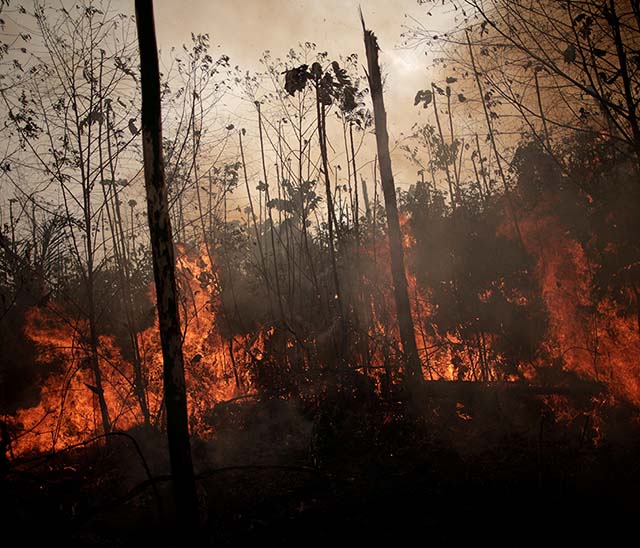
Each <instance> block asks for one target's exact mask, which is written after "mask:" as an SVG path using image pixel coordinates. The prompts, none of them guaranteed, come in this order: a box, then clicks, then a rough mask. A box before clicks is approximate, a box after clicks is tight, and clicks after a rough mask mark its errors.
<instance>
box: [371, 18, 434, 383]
mask: <svg viewBox="0 0 640 548" xmlns="http://www.w3.org/2000/svg"><path fill="white" fill-rule="evenodd" d="M362 28H363V30H364V44H365V49H366V52H367V65H368V67H369V74H368V77H369V88H370V89H371V97H372V99H373V114H374V121H375V129H376V143H377V146H378V161H379V164H380V177H381V180H382V190H383V192H384V203H385V210H386V213H387V229H388V231H389V248H390V255H391V276H392V279H393V289H394V296H395V301H396V309H397V313H398V324H399V327H400V339H401V342H402V350H403V352H404V359H405V366H404V367H405V380H406V382H407V386H408V388H409V390H410V391H411V392H412V393H413V394H415V393H416V392H418V391H420V389H421V387H422V385H423V381H424V378H423V376H422V366H421V364H420V358H419V356H418V347H417V345H416V337H415V331H414V327H413V318H412V317H411V304H410V303H409V292H408V290H407V278H406V274H405V268H404V252H403V249H402V234H401V233H400V219H399V216H398V204H397V203H396V189H395V184H394V181H393V172H392V170H391V157H390V155H389V135H388V133H387V114H386V112H385V108H384V99H383V96H382V78H381V76H380V65H379V64H378V40H377V38H376V36H375V34H373V32H372V31H370V30H367V29H366V28H365V25H364V19H363V20H362Z"/></svg>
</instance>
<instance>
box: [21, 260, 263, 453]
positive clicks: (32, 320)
mask: <svg viewBox="0 0 640 548" xmlns="http://www.w3.org/2000/svg"><path fill="white" fill-rule="evenodd" d="M181 251H182V253H180V255H179V258H178V265H177V266H178V269H179V272H180V281H181V288H182V294H183V297H182V307H181V312H182V318H183V320H182V323H183V332H184V347H183V348H184V353H185V357H186V359H187V363H188V367H187V383H188V386H189V401H188V406H189V418H190V424H191V428H192V430H193V431H194V433H197V434H198V435H199V436H203V437H207V435H209V434H210V428H209V427H208V426H207V424H206V420H205V416H206V414H207V413H208V412H210V411H211V409H213V407H214V406H215V405H216V403H218V402H221V401H226V400H229V399H231V398H233V397H234V396H237V395H239V394H240V393H241V392H242V393H245V392H246V391H247V390H249V389H250V380H249V376H248V370H249V368H248V367H247V366H246V365H247V363H248V362H249V361H250V360H252V359H254V358H253V357H255V356H256V355H257V354H259V353H260V352H261V345H262V344H263V340H264V335H260V336H257V337H255V340H254V341H253V342H252V343H251V342H248V341H244V340H243V341H240V343H239V344H237V345H236V347H235V348H234V347H233V346H230V345H229V344H228V342H227V341H223V340H222V338H221V335H220V333H219V331H218V326H217V323H216V320H217V316H216V315H217V309H216V306H215V295H216V291H217V290H216V288H215V283H214V281H213V280H214V275H213V271H212V268H211V264H210V263H209V261H208V257H207V255H206V253H205V252H201V253H197V254H195V255H194V256H193V257H192V258H189V256H188V254H187V253H184V251H183V250H181ZM150 298H154V297H153V295H151V296H150ZM86 329H87V326H86V325H83V322H81V321H78V320H75V321H73V320H70V319H68V318H67V317H66V316H65V312H64V311H63V310H61V309H60V307H58V306H57V305H55V304H49V305H47V307H46V308H39V307H36V308H32V309H30V310H29V311H28V312H27V322H26V327H25V334H26V336H27V337H28V339H29V340H30V341H31V342H32V343H33V344H34V345H35V346H36V348H37V354H36V356H37V357H36V359H37V361H38V363H39V364H40V366H41V367H42V369H44V370H45V371H50V370H53V371H54V373H51V374H49V375H43V376H42V378H41V379H40V381H39V382H40V402H39V403H38V405H36V406H34V407H31V408H29V409H21V410H20V411H18V413H17V414H16V417H15V430H16V432H18V434H17V436H16V439H15V442H14V443H13V445H12V451H13V453H14V455H15V456H20V455H23V454H28V453H32V452H47V451H56V450H59V449H64V448H65V447H67V446H70V445H74V444H78V443H82V442H84V441H86V440H87V439H88V437H91V436H90V435H89V436H88V434H90V433H94V435H97V434H99V433H100V431H101V426H100V420H99V409H98V403H97V398H96V388H95V386H94V382H95V381H94V379H93V378H92V373H91V371H90V370H89V369H88V368H87V365H86V362H87V361H88V359H89V358H88V356H89V352H90V350H89V349H88V346H87V345H88V343H87V341H86V336H85V335H83V333H86ZM139 340H140V347H141V351H142V356H143V366H144V370H145V372H146V383H145V388H146V391H145V393H146V398H147V405H148V408H149V411H150V415H151V417H152V419H151V420H152V422H153V423H154V424H156V425H158V424H162V421H163V416H162V414H163V411H162V399H163V388H162V351H161V348H160V338H159V331H158V324H157V318H156V319H155V320H154V322H153V325H152V326H151V327H149V328H147V329H145V330H144V331H142V332H141V333H139ZM230 348H231V349H232V350H230ZM230 352H233V356H231V355H230ZM99 360H100V365H101V371H102V372H103V375H104V379H103V383H104V384H103V386H104V391H105V399H106V401H107V406H108V408H109V410H110V414H111V424H112V427H113V428H114V429H118V430H128V429H130V428H132V427H133V426H136V425H140V424H142V423H143V421H144V417H143V415H142V414H141V412H140V408H139V406H138V404H137V403H136V398H135V395H134V388H133V385H132V378H133V366H132V364H131V363H130V362H127V361H126V360H125V359H124V358H123V356H122V350H121V349H120V348H119V347H118V345H117V344H116V342H115V340H114V337H110V336H101V337H100V344H99ZM236 361H237V363H241V364H243V365H244V367H243V368H242V370H240V371H237V370H235V368H236V365H235V364H236Z"/></svg>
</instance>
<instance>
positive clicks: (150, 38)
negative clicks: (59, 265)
mask: <svg viewBox="0 0 640 548" xmlns="http://www.w3.org/2000/svg"><path fill="white" fill-rule="evenodd" d="M135 6H136V23H137V27H138V43H139V46H140V64H141V86H142V146H143V154H144V173H145V189H146V194H147V214H148V218H149V232H150V237H151V251H152V257H153V273H154V278H155V285H156V299H157V308H158V319H159V324H160V339H161V342H162V357H163V360H164V391H165V405H166V410H167V436H168V439H169V456H170V458H171V474H172V476H173V490H174V497H175V503H176V511H177V517H178V522H179V524H180V526H181V527H182V528H184V530H185V531H187V532H189V531H193V530H194V529H196V528H197V527H198V500H197V496H196V488H195V480H194V476H193V463H192V459H191V442H190V438H189V424H188V416H187V391H186V384H185V376H184V360H183V355H182V333H181V328H180V318H179V314H178V294H177V287H176V273H175V252H174V248H173V236H172V233H171V219H170V217H169V203H168V199H167V185H166V183H165V177H164V159H163V153H162V152H163V151H162V119H161V118H162V117H161V104H160V71H159V68H158V48H157V43H156V34H155V23H154V17H153V2H152V0H136V3H135Z"/></svg>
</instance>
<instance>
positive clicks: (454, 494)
mask: <svg viewBox="0 0 640 548" xmlns="http://www.w3.org/2000/svg"><path fill="white" fill-rule="evenodd" d="M326 408H327V409H329V411H325V412H324V413H322V414H319V413H317V412H312V411H310V410H309V409H305V407H304V406H302V405H300V404H298V403H294V402H287V401H283V400H276V401H242V402H237V403H234V404H230V405H228V406H224V407H222V408H221V409H220V410H219V411H218V412H217V413H216V414H215V415H212V417H211V421H212V423H213V424H214V425H215V426H216V431H217V432H218V434H217V439H216V440H215V441H207V442H201V441H195V442H194V459H195V462H196V467H197V473H198V494H199V497H200V500H201V510H202V518H203V521H204V523H205V525H204V530H203V532H202V533H201V536H200V537H199V538H198V539H196V540H195V541H191V542H189V543H186V542H185V541H184V539H183V538H180V537H179V538H178V539H177V540H176V538H175V537H174V536H173V533H172V531H171V527H170V523H171V515H172V512H171V508H170V496H169V495H170V492H169V482H168V481H167V478H166V477H165V476H163V474H166V473H167V470H168V467H167V462H166V458H165V453H166V451H165V450H164V447H163V438H162V436H161V435H158V434H155V433H151V432H148V431H143V430H142V429H141V430H138V431H134V432H131V435H132V436H133V437H134V438H135V439H136V440H137V441H138V443H139V444H140V447H141V450H142V453H143V454H144V455H145V460H146V461H147V462H148V464H149V467H150V469H151V473H152V475H153V476H154V477H155V478H156V481H155V482H153V485H155V487H156V491H157V493H155V494H154V489H153V488H152V486H151V485H150V482H149V481H146V480H147V475H146V473H145V471H144V467H143V465H142V463H141V459H140V457H139V456H138V455H137V453H136V452H135V449H134V446H133V444H132V442H131V440H130V439H129V438H127V437H123V436H116V437H114V438H111V439H110V440H109V443H108V444H106V445H105V444H104V443H102V442H101V443H98V444H93V445H91V446H87V447H84V448H78V449H75V450H73V451H66V452H62V453H60V454H58V455H57V456H55V457H48V458H43V457H39V458H35V459H33V460H31V461H30V462H22V463H18V464H16V463H13V469H12V470H11V471H10V473H9V474H8V475H7V476H6V477H5V478H4V479H3V480H1V481H2V483H0V487H1V489H2V490H1V495H0V497H1V498H0V500H1V502H2V506H3V508H2V514H1V515H2V523H3V525H2V536H3V537H4V539H0V544H2V545H4V546H9V545H10V544H9V543H8V542H6V541H7V540H8V539H10V538H11V535H16V536H17V538H18V539H20V543H21V544H23V545H36V543H43V544H44V543H46V544H51V543H53V542H56V543H57V542H63V543H64V545H65V547H72V546H148V545H159V546H172V545H176V546H181V545H187V544H200V545H203V546H209V545H215V546H252V545H253V546H298V545H300V546H309V545H311V546H320V545H336V544H339V545H343V544H346V543H356V544H357V545H370V546H378V545H379V546H402V545H409V544H410V545H424V546H426V545H436V546H443V545H452V544H453V545H455V544H459V543H462V542H467V541H483V542H484V541H486V542H492V543H499V544H503V543H504V544H506V543H508V544H512V545H520V544H525V543H532V542H544V543H551V542H553V543H556V542H558V541H564V542H568V543H572V544H575V543H578V542H585V543H589V544H593V543H596V542H602V543H606V544H605V545H612V544H613V543H617V541H618V539H622V538H624V536H625V534H631V536H630V537H628V538H629V540H627V541H626V542H625V544H626V543H628V542H634V543H635V541H632V540H631V539H634V538H636V537H637V523H638V520H639V518H640V491H639V489H638V488H639V487H640V459H639V458H638V457H640V436H639V435H638V433H639V431H640V429H638V427H637V426H634V423H635V422H636V421H635V419H634V417H633V413H630V412H629V410H628V409H626V410H625V409H622V408H615V409H610V408H609V409H606V410H601V411H600V412H599V418H598V419H596V420H594V419H593V418H590V417H589V415H588V414H584V413H582V414H581V413H580V412H579V411H576V409H573V415H572V417H573V418H564V419H563V420H560V419H554V418H553V417H552V416H551V415H550V414H549V412H548V408H547V406H545V405H544V403H543V402H542V401H541V399H540V398H532V399H530V401H527V402H525V403H523V402H522V398H518V400H517V401H509V398H508V397H506V398H505V397H503V396H501V398H500V401H498V400H497V399H495V398H494V399H491V403H490V404H486V402H484V403H483V404H478V403H477V402H476V403H475V404H473V405H467V406H465V407H464V408H463V407H461V406H458V408H456V406H455V403H451V402H450V403H446V402H445V403H443V402H435V401H431V400H430V401H428V402H426V403H425V404H424V406H422V411H421V412H420V413H418V414H416V413H415V412H413V413H412V414H411V415H408V414H407V413H406V412H405V410H404V406H403V405H402V404H389V403H385V404H380V403H376V404H370V403H362V402H360V403H352V404H350V405H349V406H344V405H341V404H339V403H337V404H336V405H334V406H326ZM602 430H606V434H605V435H603V434H602ZM158 501H160V502H161V506H162V514H160V510H159V508H158ZM3 540H4V541H3Z"/></svg>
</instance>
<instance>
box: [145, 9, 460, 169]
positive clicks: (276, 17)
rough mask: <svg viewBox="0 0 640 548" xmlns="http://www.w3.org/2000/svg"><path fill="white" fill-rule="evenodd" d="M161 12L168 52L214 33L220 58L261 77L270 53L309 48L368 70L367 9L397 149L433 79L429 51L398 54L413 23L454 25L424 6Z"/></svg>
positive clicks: (159, 24)
mask: <svg viewBox="0 0 640 548" xmlns="http://www.w3.org/2000/svg"><path fill="white" fill-rule="evenodd" d="M154 5H155V13H156V26H157V33H158V42H159V47H160V49H164V50H167V49H169V48H170V47H172V46H176V47H179V46H180V45H181V44H183V43H188V42H189V41H190V35H191V33H192V32H193V33H195V34H199V33H208V34H209V35H210V38H211V45H212V50H213V52H214V56H215V53H226V54H227V55H229V56H230V57H231V63H232V64H233V65H239V66H240V67H241V68H242V69H243V70H250V71H259V70H261V65H260V63H259V59H260V56H261V53H262V52H263V51H264V50H270V51H271V54H272V56H273V57H280V56H284V55H285V54H286V52H287V51H288V50H289V49H290V48H292V47H294V48H295V47H296V46H297V44H298V43H301V42H305V41H309V42H315V43H316V44H317V46H318V49H319V50H320V51H322V50H326V51H328V52H329V55H330V57H334V56H335V57H337V56H339V55H348V54H350V53H353V52H355V53H358V55H359V57H360V59H361V60H362V62H363V63H364V62H365V58H364V45H363V41H362V28H361V25H360V19H359V15H358V6H359V5H360V6H361V7H362V11H363V13H364V16H365V20H366V23H367V26H368V27H369V28H371V29H372V30H374V32H375V33H376V34H377V36H378V41H379V44H380V47H381V49H382V54H381V61H382V63H383V72H384V73H385V74H386V75H387V76H388V79H387V84H386V88H385V91H386V96H385V100H386V106H387V112H388V117H389V128H390V133H391V140H392V142H393V141H394V140H395V139H397V138H398V137H399V136H400V132H401V131H404V132H408V131H410V128H411V125H412V123H413V122H414V121H415V120H416V119H417V118H418V117H421V116H424V114H422V113H421V109H419V108H416V107H414V106H413V98H414V96H415V94H416V91H417V90H419V89H421V88H424V87H427V86H428V85H429V82H430V81H431V79H432V77H431V75H430V74H429V70H428V60H427V58H426V57H425V55H424V52H423V51H419V50H415V49H401V48H399V47H398V46H399V44H400V43H401V36H400V35H401V33H402V31H403V30H404V29H403V25H405V24H407V23H408V22H409V20H408V19H407V17H406V16H407V15H408V16H413V17H415V18H417V19H419V20H421V21H423V22H426V23H428V24H429V26H430V27H436V28H437V27H441V28H442V27H446V25H447V20H451V18H450V17H448V16H446V15H445V14H441V15H440V16H438V15H436V14H435V12H434V16H433V17H428V16H427V14H426V12H427V9H426V8H425V7H424V6H419V5H418V3H417V1H416V0H395V1H394V0H360V1H358V0H218V1H211V0H188V1H185V2H178V1H175V0H156V1H155V2H154ZM218 45H219V46H220V47H219V48H218V47H217V46H218ZM396 157H397V158H398V164H403V165H402V166H401V165H398V166H396V167H397V168H398V169H399V170H401V169H403V168H407V166H406V165H404V162H402V159H401V158H399V157H398V156H397V155H396Z"/></svg>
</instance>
